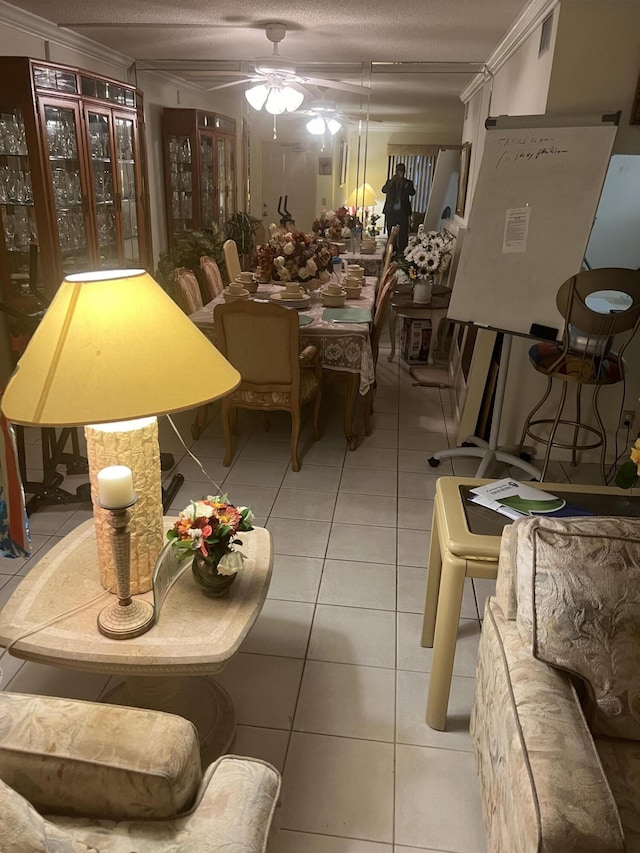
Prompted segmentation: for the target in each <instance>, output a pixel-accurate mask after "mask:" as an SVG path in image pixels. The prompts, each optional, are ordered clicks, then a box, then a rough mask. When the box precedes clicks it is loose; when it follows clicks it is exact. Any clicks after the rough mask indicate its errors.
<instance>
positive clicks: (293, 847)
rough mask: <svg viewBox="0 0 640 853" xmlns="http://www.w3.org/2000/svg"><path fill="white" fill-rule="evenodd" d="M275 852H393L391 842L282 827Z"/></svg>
mask: <svg viewBox="0 0 640 853" xmlns="http://www.w3.org/2000/svg"><path fill="white" fill-rule="evenodd" d="M273 853H392V848H391V845H389V844H378V843H376V842H375V841H358V840H357V839H355V838H336V837H335V836H332V835H311V834H309V833H308V832H293V831H291V830H288V829H281V830H280V832H279V833H278V837H277V841H276V847H275V850H274V851H273ZM414 853H415V851H414ZM418 853H420V851H418Z"/></svg>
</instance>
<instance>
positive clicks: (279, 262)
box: [273, 255, 284, 269]
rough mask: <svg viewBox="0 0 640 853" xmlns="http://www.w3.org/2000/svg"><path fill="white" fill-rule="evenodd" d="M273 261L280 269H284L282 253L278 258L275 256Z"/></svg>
mask: <svg viewBox="0 0 640 853" xmlns="http://www.w3.org/2000/svg"><path fill="white" fill-rule="evenodd" d="M273 263H274V266H276V267H277V268H278V269H282V267H284V258H283V257H282V255H279V256H278V257H277V258H274V260H273Z"/></svg>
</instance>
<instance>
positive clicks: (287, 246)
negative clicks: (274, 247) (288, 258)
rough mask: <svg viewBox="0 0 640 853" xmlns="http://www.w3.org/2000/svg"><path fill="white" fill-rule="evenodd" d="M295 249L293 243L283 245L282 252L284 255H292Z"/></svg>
mask: <svg viewBox="0 0 640 853" xmlns="http://www.w3.org/2000/svg"><path fill="white" fill-rule="evenodd" d="M295 248H296V247H295V246H294V245H293V243H285V244H284V248H283V250H282V251H283V252H284V253H285V255H293V253H294V251H295Z"/></svg>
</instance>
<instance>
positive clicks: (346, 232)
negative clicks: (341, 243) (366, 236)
mask: <svg viewBox="0 0 640 853" xmlns="http://www.w3.org/2000/svg"><path fill="white" fill-rule="evenodd" d="M340 236H342V237H351V229H350V228H347V226H346V225H345V227H344V228H343V229H342V231H341V235H340Z"/></svg>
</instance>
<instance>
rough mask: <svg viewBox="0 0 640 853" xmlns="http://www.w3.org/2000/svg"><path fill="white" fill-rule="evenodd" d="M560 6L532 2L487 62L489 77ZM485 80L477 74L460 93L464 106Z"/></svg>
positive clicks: (553, 1) (556, 1) (546, 0)
mask: <svg viewBox="0 0 640 853" xmlns="http://www.w3.org/2000/svg"><path fill="white" fill-rule="evenodd" d="M559 5H560V0H531V2H530V3H529V5H528V6H527V7H526V8H525V9H523V11H522V12H521V13H520V15H519V16H518V17H517V18H516V20H515V22H514V23H513V26H512V27H511V29H510V30H509V31H508V32H507V34H506V35H505V37H504V38H503V39H502V41H501V42H500V43H499V44H498V46H497V47H496V48H495V50H494V51H493V53H491V55H490V56H489V58H488V59H487V61H486V62H485V69H486V71H487V72H488V73H489V75H491V76H493V75H494V74H495V73H496V72H497V71H499V70H500V68H502V66H503V65H504V64H505V62H507V61H508V60H509V59H510V58H511V57H512V56H513V54H514V53H515V52H516V51H517V50H518V48H519V47H520V46H521V45H522V44H523V43H524V42H525V41H526V40H527V39H528V38H529V36H530V35H531V34H532V33H533V32H534V30H536V29H537V28H538V27H539V26H540V24H541V23H542V22H543V21H544V19H545V18H546V17H547V15H548V14H549V13H550V12H552V11H553V10H554V9H555V8H556V6H559ZM484 80H485V75H484V74H477V75H476V76H475V77H474V78H473V80H472V81H471V83H469V85H468V86H467V87H466V89H464V90H463V91H462V92H461V93H460V100H461V101H462V102H463V103H464V104H466V103H467V102H468V101H470V100H471V98H472V97H473V96H474V95H475V94H476V92H478V91H479V90H480V89H481V88H482V86H483V84H484Z"/></svg>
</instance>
